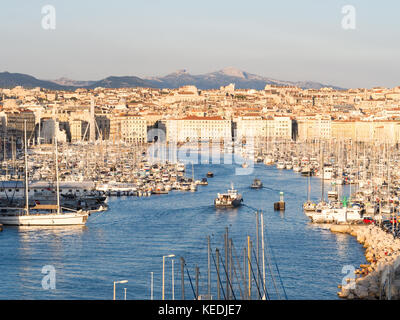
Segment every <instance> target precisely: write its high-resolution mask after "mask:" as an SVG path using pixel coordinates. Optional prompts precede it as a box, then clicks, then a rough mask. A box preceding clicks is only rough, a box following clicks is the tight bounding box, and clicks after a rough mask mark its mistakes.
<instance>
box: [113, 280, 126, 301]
mask: <svg viewBox="0 0 400 320" xmlns="http://www.w3.org/2000/svg"><path fill="white" fill-rule="evenodd" d="M127 282H128V280H121V281H114V296H113V300H115V285H116V284H117V283H127Z"/></svg>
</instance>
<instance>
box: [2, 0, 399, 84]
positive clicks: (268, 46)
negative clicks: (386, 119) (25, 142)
mask: <svg viewBox="0 0 400 320" xmlns="http://www.w3.org/2000/svg"><path fill="white" fill-rule="evenodd" d="M4 2H5V1H3V3H1V4H0V37H1V45H0V71H9V72H21V73H28V74H31V75H33V76H35V77H38V78H41V79H56V78H59V77H68V78H71V79H75V80H98V79H101V78H104V77H106V76H109V75H137V76H140V77H144V76H155V75H166V74H168V73H171V72H173V71H175V70H177V69H187V70H188V72H190V73H192V74H200V73H206V72H211V71H216V70H219V69H222V68H224V67H227V66H233V67H237V68H239V69H242V70H244V71H247V72H250V73H255V74H259V75H263V76H268V77H271V78H275V79H281V80H292V81H300V80H311V81H318V82H323V83H327V84H334V85H338V86H344V87H372V86H387V87H393V86H397V85H400V81H399V76H398V75H399V74H400V54H399V53H400V19H399V18H398V17H399V14H400V1H398V0H385V1H375V0H352V1H350V0H348V1H347V0H346V1H341V0H279V1H269V0H247V1H244V0H243V1H234V0H230V1H228V0H213V1H211V0H202V1H191V0H186V1H184V0H146V1H145V0H143V1H135V0H114V1H106V0H84V1H82V0H80V1H78V0H68V1H67V0H64V1H61V0H46V1H36V0H13V1H7V3H4ZM47 4H51V5H53V6H54V7H55V9H56V30H51V31H49V30H43V29H42V27H41V20H42V14H41V8H42V6H43V5H47ZM349 4H350V5H353V6H354V7H355V8H356V19H357V20H356V30H343V29H342V27H341V20H342V18H343V14H342V13H341V9H342V7H343V6H344V5H349Z"/></svg>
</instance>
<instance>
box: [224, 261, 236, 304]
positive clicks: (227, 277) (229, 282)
mask: <svg viewBox="0 0 400 320" xmlns="http://www.w3.org/2000/svg"><path fill="white" fill-rule="evenodd" d="M221 263H222V266H223V267H224V271H225V275H226V279H227V281H228V284H229V287H230V288H231V291H232V294H233V298H234V299H235V300H236V296H235V292H234V291H233V288H232V284H231V280H230V279H229V276H228V272H227V271H226V268H225V264H224V261H223V259H222V257H221Z"/></svg>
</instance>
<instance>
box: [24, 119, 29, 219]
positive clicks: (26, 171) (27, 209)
mask: <svg viewBox="0 0 400 320" xmlns="http://www.w3.org/2000/svg"><path fill="white" fill-rule="evenodd" d="M24 153H25V210H26V214H27V215H28V214H29V189H28V147H27V143H26V120H25V121H24Z"/></svg>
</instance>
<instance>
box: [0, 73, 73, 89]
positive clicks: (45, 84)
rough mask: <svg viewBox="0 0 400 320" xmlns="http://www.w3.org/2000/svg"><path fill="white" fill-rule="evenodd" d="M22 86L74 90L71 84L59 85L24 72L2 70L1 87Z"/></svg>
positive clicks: (0, 74) (0, 76)
mask: <svg viewBox="0 0 400 320" xmlns="http://www.w3.org/2000/svg"><path fill="white" fill-rule="evenodd" d="M16 86H22V87H25V88H36V87H41V88H46V89H51V90H74V88H72V87H69V86H63V85H59V84H57V83H55V82H53V81H46V80H39V79H36V78H35V77H32V76H30V75H27V74H23V73H10V72H0V87H1V88H14V87H16Z"/></svg>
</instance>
